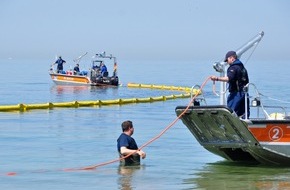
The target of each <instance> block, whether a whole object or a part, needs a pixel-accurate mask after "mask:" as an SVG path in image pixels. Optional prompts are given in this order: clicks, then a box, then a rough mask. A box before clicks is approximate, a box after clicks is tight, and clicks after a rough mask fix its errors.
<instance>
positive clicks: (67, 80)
mask: <svg viewBox="0 0 290 190" xmlns="http://www.w3.org/2000/svg"><path fill="white" fill-rule="evenodd" d="M50 77H51V79H52V81H53V82H54V83H55V84H57V85H80V86H118V85H119V80H118V77H98V78H97V77H95V78H93V80H91V77H88V76H82V75H68V74H58V73H50Z"/></svg>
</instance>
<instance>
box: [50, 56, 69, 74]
mask: <svg viewBox="0 0 290 190" xmlns="http://www.w3.org/2000/svg"><path fill="white" fill-rule="evenodd" d="M64 63H66V61H65V60H63V59H62V58H61V56H58V59H57V60H56V61H55V62H54V63H53V64H52V65H51V66H53V65H55V64H57V70H56V72H57V73H62V74H63V73H65V71H63V64H64Z"/></svg>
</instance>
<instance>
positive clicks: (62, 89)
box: [50, 85, 90, 95]
mask: <svg viewBox="0 0 290 190" xmlns="http://www.w3.org/2000/svg"><path fill="white" fill-rule="evenodd" d="M89 88H90V86H69V85H52V86H51V88H50V92H51V93H54V94H57V95H62V94H67V93H68V94H70V93H74V94H79V93H82V92H83V91H85V90H89Z"/></svg>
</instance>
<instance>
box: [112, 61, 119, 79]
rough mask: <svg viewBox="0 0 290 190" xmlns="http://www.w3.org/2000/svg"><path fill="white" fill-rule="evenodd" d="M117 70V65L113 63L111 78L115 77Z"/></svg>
mask: <svg viewBox="0 0 290 190" xmlns="http://www.w3.org/2000/svg"><path fill="white" fill-rule="evenodd" d="M117 68H118V66H117V63H116V62H115V63H114V68H113V76H114V77H115V76H117Z"/></svg>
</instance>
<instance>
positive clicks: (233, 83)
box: [227, 59, 250, 117]
mask: <svg viewBox="0 0 290 190" xmlns="http://www.w3.org/2000/svg"><path fill="white" fill-rule="evenodd" d="M227 76H228V78H229V81H228V84H229V92H230V94H229V96H228V100H227V105H228V107H229V108H231V109H232V110H233V111H235V112H236V114H237V115H238V116H242V115H244V114H245V93H246V92H244V90H243V88H244V87H245V85H247V84H248V83H249V77H248V73H247V70H246V69H245V67H244V65H243V63H242V62H241V61H240V60H239V59H236V60H235V61H234V62H233V63H232V64H231V65H230V67H229V68H228V70H227ZM247 105H248V110H247V111H248V117H249V116H250V107H249V99H247Z"/></svg>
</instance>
